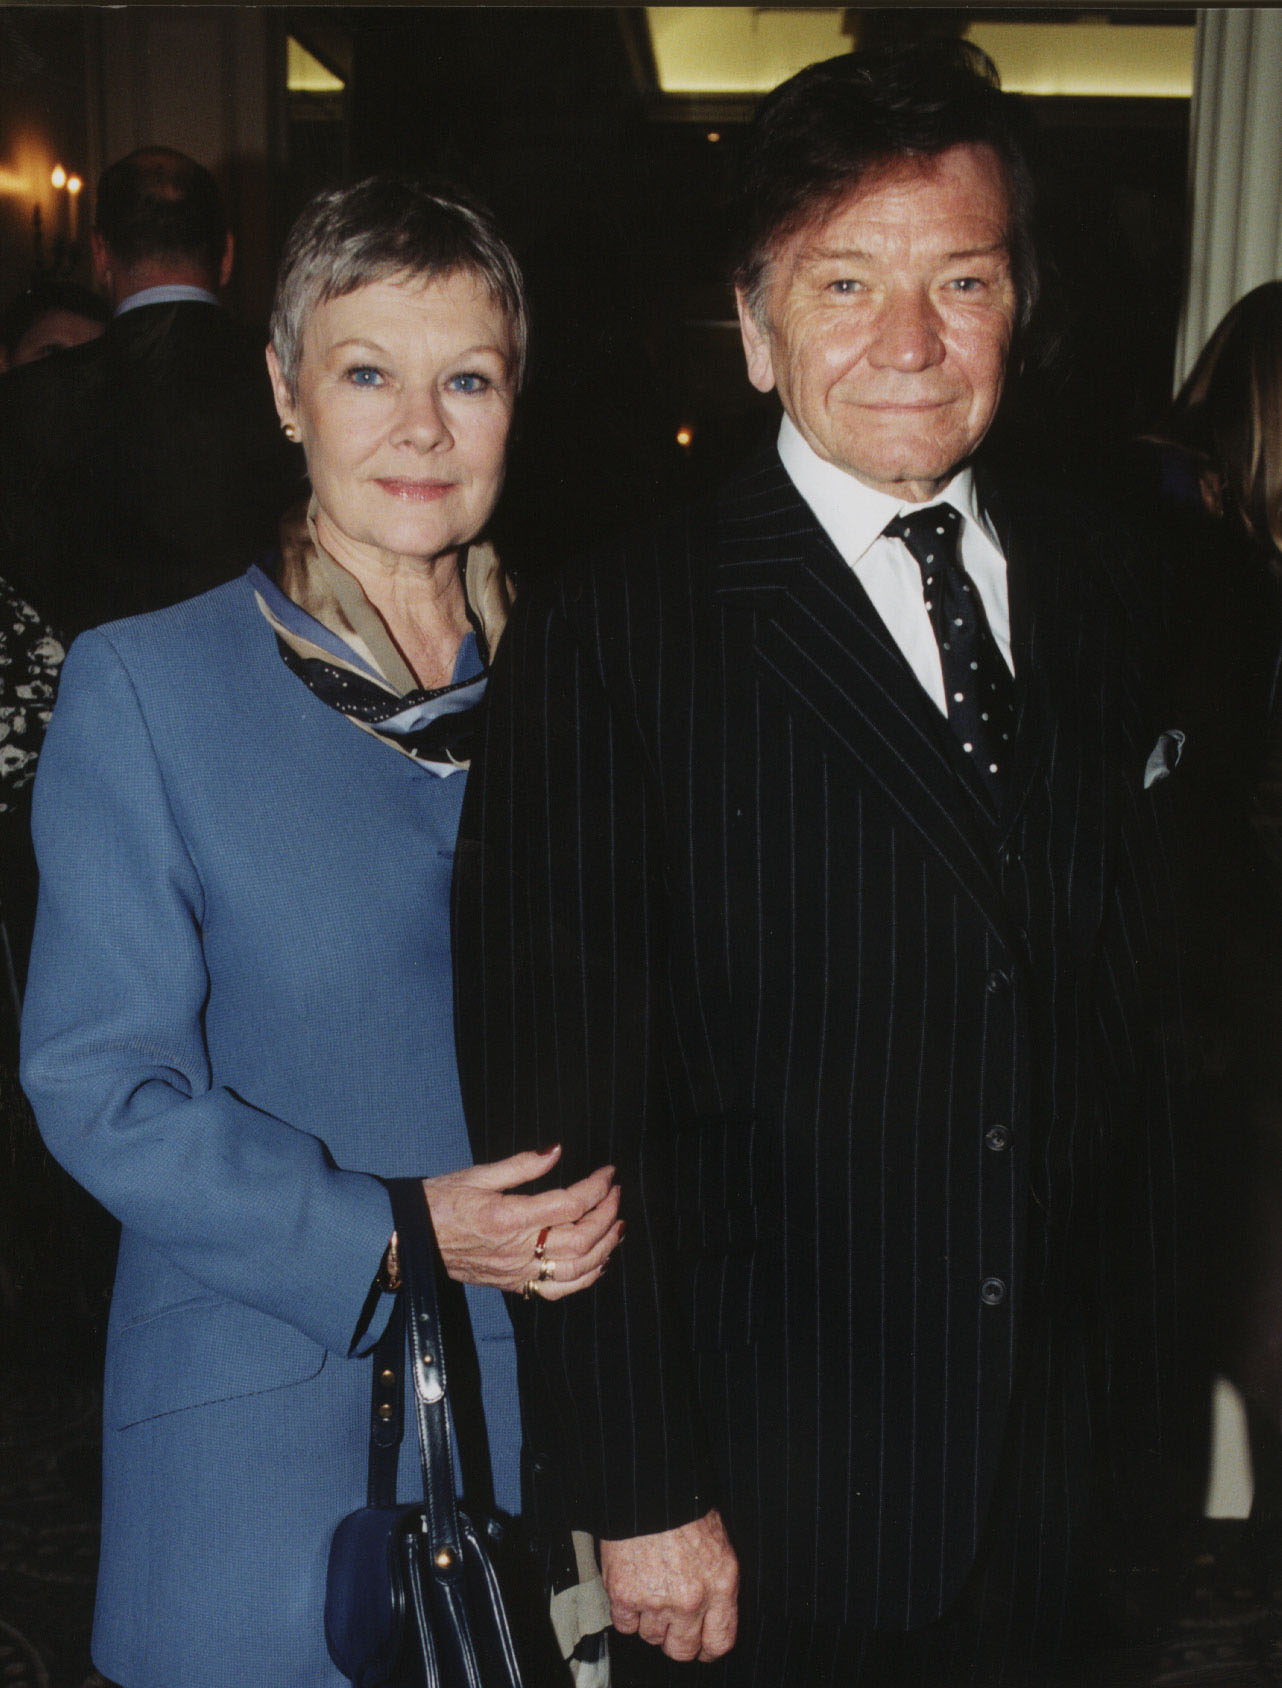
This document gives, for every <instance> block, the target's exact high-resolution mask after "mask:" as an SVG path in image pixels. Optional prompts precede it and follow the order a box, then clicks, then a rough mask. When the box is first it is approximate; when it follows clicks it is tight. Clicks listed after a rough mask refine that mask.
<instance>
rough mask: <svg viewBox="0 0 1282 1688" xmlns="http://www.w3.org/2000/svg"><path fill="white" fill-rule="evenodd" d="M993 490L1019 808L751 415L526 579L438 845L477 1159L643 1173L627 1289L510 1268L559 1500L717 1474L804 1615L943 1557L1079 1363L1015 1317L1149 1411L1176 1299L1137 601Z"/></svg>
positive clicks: (1047, 515) (696, 1484)
mask: <svg viewBox="0 0 1282 1688" xmlns="http://www.w3.org/2000/svg"><path fill="white" fill-rule="evenodd" d="M988 508H989V510H990V512H991V513H992V515H993V518H994V521H995V523H996V525H997V527H998V530H999V532H1000V535H1001V538H1002V541H1003V546H1004V549H1005V550H1006V553H1007V557H1008V561H1009V566H1010V581H1011V600H1012V629H1013V641H1014V651H1015V662H1016V673H1017V686H1018V695H1019V714H1018V728H1017V743H1016V747H1015V761H1014V771H1013V777H1012V785H1011V791H1010V796H1009V799H1008V802H1007V804H1006V807H1005V810H1004V812H1003V814H1002V815H1001V816H1000V817H999V818H997V819H994V818H992V817H991V815H988V814H986V812H985V810H984V808H983V805H982V803H981V802H980V801H979V799H978V796H977V793H976V792H975V791H974V790H973V789H972V788H971V786H970V784H969V780H970V779H971V778H972V777H973V776H971V775H970V774H969V773H968V771H967V769H966V767H965V764H964V759H963V758H962V757H961V755H960V753H959V751H958V750H957V748H956V745H955V741H954V740H953V739H952V738H951V736H950V734H949V731H948V728H947V726H946V724H945V723H944V722H943V720H942V718H941V717H940V716H939V715H938V713H937V711H936V710H935V709H934V707H933V706H932V704H931V703H930V701H929V700H928V699H927V697H926V696H925V694H924V693H923V692H922V690H921V688H920V686H919V685H918V683H917V682H916V680H915V679H914V677H913V675H912V673H911V671H910V670H909V669H908V667H907V666H906V664H905V663H904V661H903V659H902V658H901V656H900V654H899V652H898V650H897V648H896V646H895V645H894V642H893V640H892V639H891V637H890V635H889V634H888V633H887V631H886V629H885V627H884V626H883V624H882V623H881V622H880V620H879V618H878V616H877V614H876V612H875V611H874V609H873V608H872V605H871V604H870V602H869V600H868V599H867V597H866V595H865V594H864V592H863V589H862V587H861V586H860V585H859V584H858V582H857V581H856V580H855V578H854V576H853V575H852V573H851V571H850V570H849V569H848V568H847V567H846V566H845V565H844V564H843V563H842V561H841V560H840V558H839V557H838V555H837V553H836V551H835V550H834V549H833V547H832V546H831V544H830V542H829V541H828V539H827V537H826V536H825V534H824V533H823V531H822V530H821V529H820V527H819V526H818V524H817V523H816V521H815V519H814V517H813V515H812V514H811V512H810V510H809V508H808V507H807V506H806V505H805V504H804V503H803V502H802V501H801V499H800V498H799V497H798V495H797V493H796V491H795V489H794V488H793V486H792V483H791V481H790V480H789V479H788V477H787V476H786V474H785V473H784V471H783V468H782V466H781V464H780V462H779V459H778V456H777V454H776V453H775V452H774V451H773V450H772V451H770V452H769V453H767V454H765V455H764V456H763V457H762V458H760V459H759V460H757V461H756V462H754V464H753V465H752V466H750V468H749V469H748V470H747V471H746V472H745V473H744V474H742V475H741V476H740V477H738V478H737V479H736V480H735V481H733V482H732V483H731V484H730V485H729V486H728V488H726V489H725V490H724V491H723V493H722V494H721V495H720V496H719V497H718V498H717V499H715V500H714V501H713V502H712V503H711V504H710V505H709V506H707V507H705V508H702V509H700V510H698V511H696V512H695V513H694V514H693V515H691V514H685V515H682V516H680V517H677V518H674V519H673V520H671V521H669V522H667V523H666V524H664V525H662V526H660V527H658V528H656V529H654V530H652V531H650V532H648V533H645V534H643V535H641V536H640V537H637V538H633V539H631V540H629V541H626V542H624V543H622V544H621V545H619V546H618V547H616V548H614V549H611V550H609V551H607V552H605V553H603V554H602V555H600V556H597V557H596V558H593V559H590V560H589V561H588V562H587V563H586V564H584V565H583V566H581V567H579V568H577V569H574V570H572V571H571V572H569V573H568V574H567V575H566V576H564V577H563V578H562V579H561V580H560V581H559V582H558V583H557V584H556V586H555V587H553V588H549V589H546V590H543V591H540V592H537V593H531V594H529V595H528V596H527V597H526V599H525V600H524V601H523V602H522V603H520V604H519V606H518V609H517V612H516V614H515V617H514V619H513V622H512V624H511V625H510V627H509V629H508V631H507V633H506V635H505V638H504V641H503V645H502V648H501V650H500V652H499V655H498V659H497V663H496V667H495V671H494V674H493V677H492V679H491V690H490V713H489V722H488V728H487V733H486V739H485V744H484V750H483V754H482V755H481V756H480V757H479V758H478V760H477V762H476V763H475V764H474V766H473V771H472V774H471V778H470V781H469V787H468V794H467V803H466V811H465V815H464V819H463V828H462V833H461V836H460V841H459V855H458V859H457V863H456V916H457V939H458V941H457V945H456V948H457V957H458V960H457V970H458V1004H459V1007H458V1015H459V1034H460V1040H461V1053H462V1071H463V1080H464V1091H465V1099H466V1101H467V1105H468V1110H469V1115H470V1122H471V1127H472V1131H473V1138H474V1143H475V1147H476V1151H477V1154H478V1157H483V1158H485V1159H492V1158H496V1157H498V1156H501V1155H506V1154H509V1153H511V1152H513V1151H514V1150H516V1149H517V1148H518V1147H528V1146H531V1145H534V1144H536V1143H547V1142H552V1141H561V1142H563V1143H564V1145H565V1154H564V1159H563V1163H562V1166H561V1167H560V1168H559V1169H558V1174H557V1177H558V1180H560V1179H561V1178H564V1179H565V1180H567V1181H568V1180H569V1179H571V1178H574V1177H577V1176H580V1175H581V1174H582V1173H584V1172H586V1171H588V1170H589V1169H590V1168H591V1167H594V1166H596V1165H598V1164H601V1163H605V1162H613V1163H614V1164H616V1165H617V1166H618V1168H619V1176H620V1179H621V1181H622V1184H623V1187H624V1195H625V1213H626V1216H627V1219H628V1224H629V1230H628V1236H627V1239H626V1241H625V1242H624V1244H623V1245H622V1247H621V1248H620V1250H619V1252H618V1256H617V1259H616V1262H615V1263H613V1264H612V1266H611V1269H610V1271H609V1272H607V1274H606V1276H605V1277H604V1278H603V1279H602V1281H601V1283H600V1284H599V1285H598V1286H597V1287H596V1288H595V1289H594V1290H592V1291H591V1292H590V1293H587V1294H583V1295H580V1296H575V1297H572V1298H570V1299H568V1300H566V1301H563V1302H558V1303H556V1304H555V1305H547V1304H541V1303H538V1302H535V1303H532V1304H529V1305H522V1304H520V1303H514V1304H513V1313H514V1318H515V1320H516V1323H517V1329H518V1336H519V1339H520V1342H521V1345H522V1349H523V1353H524V1357H525V1362H526V1366H527V1380H528V1384H529V1390H530V1401H531V1404H532V1406H533V1407H534V1409H535V1417H536V1423H535V1427H534V1435H535V1438H536V1440H540V1441H542V1442H543V1443H545V1444H546V1445H548V1446H550V1448H551V1451H552V1457H553V1458H554V1459H555V1460H556V1462H557V1464H558V1468H559V1471H560V1474H561V1477H562V1480H563V1481H564V1483H565V1485H566V1486H567V1490H568V1492H569V1494H570V1496H571V1509H572V1511H573V1513H574V1514H575V1517H576V1521H578V1522H581V1523H583V1524H584V1525H586V1526H587V1527H590V1528H593V1529H595V1530H596V1531H598V1532H599V1533H600V1534H602V1535H605V1536H609V1537H619V1536H628V1535H636V1534H647V1533H650V1532H653V1531H657V1530H662V1529H666V1528H669V1527H671V1526H673V1525H676V1524H679V1523H682V1522H685V1521H687V1520H689V1519H691V1518H694V1517H696V1516H699V1515H701V1514H702V1513H703V1512H704V1511H706V1510H707V1509H708V1508H709V1507H710V1506H712V1505H719V1506H720V1507H721V1508H722V1510H723V1512H725V1513H726V1515H727V1518H728V1522H729V1527H730V1530H731V1535H732V1539H734V1540H735V1542H736V1545H737V1546H738V1547H739V1549H740V1551H741V1553H743V1554H744V1555H745V1557H746V1559H747V1561H748V1565H749V1570H750V1572H752V1571H754V1568H755V1569H756V1570H760V1571H761V1572H762V1573H763V1574H764V1572H765V1571H766V1570H767V1569H768V1573H769V1576H770V1583H771V1588H772V1590H773V1597H774V1598H777V1599H778V1600H779V1601H780V1603H781V1605H782V1606H783V1607H789V1606H790V1605H791V1606H792V1607H794V1608H796V1609H803V1608H804V1609H805V1610H806V1611H818V1612H820V1613H821V1614H826V1615H828V1616H830V1617H833V1618H835V1619H839V1620H844V1621H847V1622H855V1623H860V1624H875V1625H884V1626H906V1627H913V1626H915V1625H917V1624H920V1623H922V1622H925V1621H927V1620H929V1619H930V1618H932V1617H934V1616H935V1615H936V1614H938V1612H939V1611H940V1610H941V1609H942V1608H943V1606H944V1605H945V1604H946V1603H947V1602H948V1600H949V1599H950V1598H951V1596H952V1595H953V1594H955V1593H956V1591H957V1589H958V1588H959V1586H960V1584H961V1582H962V1581H963V1579H964V1578H965V1576H966V1573H967V1570H968V1568H969V1566H970V1564H971V1562H972V1559H973V1556H974V1553H975V1549H976V1543H977V1541H978V1539H979V1535H980V1532H981V1530H982V1528H983V1525H984V1520H985V1515H986V1511H987V1508H988V1502H989V1498H990V1495H991V1493H992V1489H993V1484H994V1480H995V1474H996V1472H997V1470H998V1465H999V1460H1000V1457H1001V1450H1002V1445H1003V1436H1004V1432H1005V1427H1006V1424H1007V1420H1008V1415H1009V1408H1010V1402H1011V1399H1012V1391H1013V1389H1016V1388H1017V1387H1018V1384H1017V1379H1018V1377H1019V1375H1020V1374H1021V1369H1024V1370H1025V1375H1028V1376H1031V1375H1036V1376H1037V1377H1039V1378H1041V1379H1043V1382H1041V1383H1039V1384H1038V1385H1037V1387H1039V1388H1044V1387H1045V1383H1044V1379H1045V1378H1046V1377H1050V1376H1061V1374H1063V1373H1064V1372H1065V1371H1066V1370H1073V1369H1074V1368H1071V1367H1070V1368H1064V1367H1059V1368H1058V1369H1057V1368H1056V1367H1055V1366H1053V1365H1052V1366H1051V1367H1050V1368H1049V1369H1048V1368H1047V1367H1046V1366H1045V1365H1044V1364H1041V1363H1040V1362H1037V1364H1038V1365H1040V1369H1039V1370H1036V1372H1035V1373H1034V1372H1028V1371H1027V1370H1026V1368H1027V1367H1028V1366H1029V1365H1032V1364H1034V1361H1033V1360H1030V1359H1029V1357H1028V1356H1029V1355H1033V1356H1034V1357H1035V1356H1037V1355H1039V1354H1040V1355H1043V1356H1044V1355H1045V1353H1046V1352H1047V1351H1048V1345H1049V1347H1050V1348H1053V1347H1054V1345H1055V1344H1056V1342H1058V1341H1059V1340H1060V1337H1059V1336H1057V1335H1056V1332H1057V1331H1059V1332H1063V1331H1064V1330H1068V1329H1070V1328H1071V1330H1072V1331H1073V1332H1076V1333H1078V1334H1079V1335H1080V1333H1081V1332H1082V1331H1084V1330H1089V1331H1090V1333H1091V1335H1092V1338H1093V1339H1094V1340H1093V1349H1092V1351H1093V1354H1094V1362H1095V1366H1096V1376H1097V1379H1100V1380H1102V1381H1103V1382H1104V1383H1105V1384H1106V1385H1108V1384H1110V1383H1111V1384H1112V1388H1111V1390H1108V1389H1106V1396H1107V1398H1108V1399H1110V1400H1111V1401H1112V1403H1113V1404H1114V1405H1116V1404H1117V1403H1118V1402H1120V1401H1122V1400H1123V1399H1124V1400H1125V1401H1126V1403H1127V1404H1128V1408H1129V1409H1130V1410H1132V1411H1133V1412H1134V1413H1135V1414H1136V1415H1137V1417H1138V1423H1136V1424H1134V1425H1132V1426H1131V1427H1130V1429H1129V1431H1128V1436H1129V1439H1130V1442H1131V1444H1132V1446H1134V1445H1135V1443H1136V1441H1137V1439H1138V1443H1139V1444H1140V1445H1142V1446H1143V1447H1144V1448H1146V1449H1151V1448H1152V1447H1153V1446H1154V1445H1155V1444H1156V1438H1157V1433H1158V1431H1157V1425H1158V1419H1159V1416H1160V1414H1159V1408H1160V1400H1161V1396H1160V1391H1161V1388H1162V1386H1163V1376H1164V1371H1163V1368H1164V1364H1165V1361H1166V1358H1167V1356H1168V1355H1169V1351H1170V1348H1171V1342H1172V1337H1173V1321H1174V1317H1175V1302H1174V1282H1173V1269H1172V1246H1171V1229H1172V1215H1173V1199H1172V1188H1173V1182H1174V1176H1175V1167H1174V1155H1173V1149H1172V1142H1173V1130H1174V1128H1175V1125H1176V1124H1177V1123H1178V1117H1179V1114H1180V1109H1181V1106H1182V1102H1181V1097H1182V1079H1181V1072H1180V1061H1179V1003H1178V992H1177V985H1176V973H1177V968H1176V956H1175V949H1174V938H1173V932H1172V924H1171V918H1170V916H1171V913H1172V905H1173V903H1174V901H1175V892H1174V888H1173V887H1174V882H1175V878H1174V876H1175V871H1176V863H1175V862H1174V860H1173V859H1172V855H1171V851H1172V848H1173V845H1172V843H1171V834H1172V831H1173V828H1172V826H1171V825H1170V821H1171V815H1170V813H1169V805H1170V803H1171V801H1172V799H1171V797H1170V792H1169V788H1170V787H1172V786H1173V785H1174V784H1175V781H1172V780H1168V781H1165V782H1163V783H1159V784H1157V785H1154V786H1152V787H1151V789H1149V790H1147V791H1146V790H1145V788H1144V772H1145V764H1146V760H1147V758H1148V756H1149V753H1150V751H1151V749H1152V747H1153V744H1154V740H1155V738H1156V737H1157V735H1158V733H1159V732H1160V731H1161V730H1162V729H1163V728H1165V727H1169V726H1170V725H1172V723H1170V722H1167V721H1165V720H1163V719H1162V718H1161V716H1160V714H1158V713H1157V712H1156V710H1155V709H1154V708H1153V707H1152V706H1150V704H1149V703H1148V702H1147V701H1146V691H1145V672H1146V665H1145V661H1144V658H1143V651H1144V648H1145V639H1144V636H1143V635H1144V629H1145V627H1146V624H1149V623H1151V622H1152V620H1153V609H1152V605H1151V603H1150V602H1149V601H1148V600H1146V599H1145V598H1144V597H1143V594H1142V592H1141V587H1140V583H1139V581H1138V580H1137V579H1136V578H1135V577H1134V575H1133V574H1132V573H1131V571H1130V569H1129V567H1128V565H1127V562H1126V560H1125V558H1124V557H1122V556H1119V555H1115V554H1114V551H1115V550H1116V545H1115V542H1114V541H1113V540H1111V538H1110V536H1109V534H1108V532H1107V531H1106V530H1102V529H1094V528H1092V527H1091V525H1090V524H1088V523H1086V522H1084V521H1083V520H1082V519H1080V518H1075V517H1074V515H1073V513H1072V512H1071V511H1069V510H1065V509H1062V508H1059V507H1058V506H1054V505H1051V504H1048V503H1046V502H1044V501H1038V500H1036V499H1030V498H1028V497H1024V498H1022V499H1020V498H1013V497H1011V498H1007V499H1005V500H1003V499H1001V498H1000V497H999V496H998V495H997V493H996V491H995V490H994V489H991V488H990V489H989V491H988ZM1123 1372H1124V1373H1125V1377H1126V1383H1127V1387H1126V1388H1125V1389H1122V1388H1121V1387H1120V1380H1121V1377H1122V1373H1123ZM1074 1377H1076V1372H1075V1371H1074ZM1055 1387H1061V1385H1057V1386H1055ZM1062 1388H1063V1389H1064V1390H1065V1391H1067V1394H1072V1393H1073V1391H1074V1390H1076V1389H1077V1383H1076V1381H1074V1382H1072V1383H1071V1386H1070V1384H1063V1383H1062ZM1051 1393H1052V1394H1054V1389H1052V1391H1051ZM1066 1399H1067V1397H1066ZM1074 1401H1075V1402H1076V1404H1075V1405H1071V1406H1070V1405H1066V1404H1064V1403H1063V1402H1060V1403H1056V1402H1055V1401H1053V1400H1052V1401H1049V1402H1048V1406H1047V1414H1046V1416H1047V1418H1048V1420H1049V1419H1052V1418H1054V1417H1055V1416H1056V1415H1057V1414H1059V1415H1060V1416H1062V1415H1063V1413H1065V1412H1070V1411H1077V1410H1078V1407H1079V1406H1080V1402H1077V1398H1076V1396H1074ZM1081 1410H1082V1412H1083V1413H1084V1411H1085V1408H1084V1407H1082V1408H1081ZM1060 1476H1062V1474H1055V1473H1050V1474H1048V1473H1047V1472H1040V1473H1034V1481H1033V1484H1032V1489H1033V1490H1036V1491H1037V1492H1038V1493H1041V1492H1042V1491H1045V1490H1049V1489H1051V1488H1053V1487H1054V1483H1055V1481H1057V1480H1059V1477H1060ZM1025 1504H1030V1505H1037V1504H1041V1503H1040V1501H1039V1500H1037V1498H1036V1496H1035V1497H1034V1499H1033V1500H1031V1501H1026V1502H1025Z"/></svg>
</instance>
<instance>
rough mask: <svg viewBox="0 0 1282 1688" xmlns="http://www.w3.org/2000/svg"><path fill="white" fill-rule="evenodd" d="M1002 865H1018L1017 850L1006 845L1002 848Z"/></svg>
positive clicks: (1012, 866)
mask: <svg viewBox="0 0 1282 1688" xmlns="http://www.w3.org/2000/svg"><path fill="white" fill-rule="evenodd" d="M1002 866H1003V867H1011V868H1014V867H1018V866H1019V851H1018V850H1015V849H1012V848H1010V847H1007V848H1006V849H1005V850H1003V851H1002Z"/></svg>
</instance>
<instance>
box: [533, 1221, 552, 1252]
mask: <svg viewBox="0 0 1282 1688" xmlns="http://www.w3.org/2000/svg"><path fill="white" fill-rule="evenodd" d="M551 1229H552V1227H551V1226H550V1225H545V1226H544V1227H543V1229H542V1230H541V1231H540V1232H539V1240H538V1242H536V1243H535V1245H534V1258H535V1259H536V1260H542V1258H543V1254H544V1250H545V1249H546V1248H547V1246H548V1232H549V1231H550V1230H551Z"/></svg>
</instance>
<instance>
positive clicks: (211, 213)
mask: <svg viewBox="0 0 1282 1688" xmlns="http://www.w3.org/2000/svg"><path fill="white" fill-rule="evenodd" d="M94 228H95V229H96V230H97V232H98V233H99V234H100V235H101V236H102V238H103V239H104V240H105V241H106V243H107V245H108V246H109V247H110V248H111V250H112V252H113V253H114V254H115V256H116V257H117V258H118V259H119V260H120V261H121V263H122V264H128V265H133V264H137V263H139V262H141V261H143V260H144V259H147V258H185V259H188V260H195V261H196V262H198V263H199V264H200V265H201V266H202V267H203V268H204V269H206V270H208V271H209V273H210V274H211V275H214V276H216V275H217V274H218V269H219V265H220V264H221V263H222V258H223V250H224V247H225V246H226V243H227V219H226V216H225V214H224V212H223V202H222V196H221V195H220V194H219V192H218V185H217V183H216V182H215V181H214V178H213V177H212V176H211V175H210V174H209V171H208V170H206V169H205V168H204V167H203V166H202V165H199V164H197V163H196V162H195V160H194V159H191V158H188V157H187V156H186V154H185V153H181V152H174V151H173V150H172V149H171V148H169V147H140V148H139V149H138V151H137V152H131V153H130V154H129V155H128V157H127V158H121V159H118V160H117V161H116V163H115V164H111V165H108V167H107V168H106V169H105V170H104V171H103V173H102V175H101V177H100V178H99V181H98V196H97V201H96V204H95V208H94Z"/></svg>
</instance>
